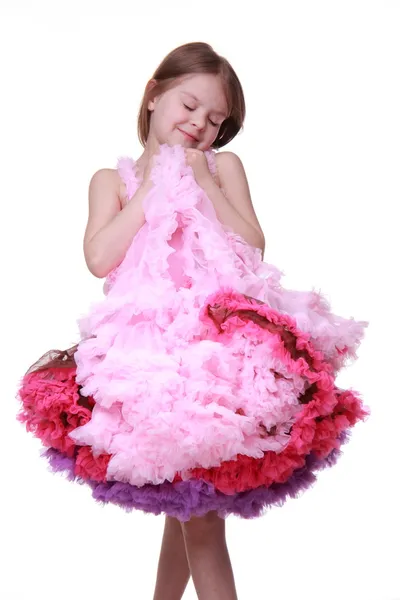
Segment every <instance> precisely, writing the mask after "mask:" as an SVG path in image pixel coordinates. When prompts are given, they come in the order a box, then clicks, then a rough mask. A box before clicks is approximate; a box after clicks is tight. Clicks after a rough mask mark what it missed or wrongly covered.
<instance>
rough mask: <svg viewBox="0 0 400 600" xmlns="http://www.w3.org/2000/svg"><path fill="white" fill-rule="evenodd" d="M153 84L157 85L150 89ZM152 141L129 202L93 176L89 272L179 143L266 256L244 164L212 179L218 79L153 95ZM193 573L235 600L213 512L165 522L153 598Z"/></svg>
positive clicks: (223, 598) (226, 218)
mask: <svg viewBox="0 0 400 600" xmlns="http://www.w3.org/2000/svg"><path fill="white" fill-rule="evenodd" d="M148 85H149V86H150V87H152V86H154V81H150V82H149V84H148ZM148 109H149V110H150V111H151V112H152V116H151V123H150V131H149V137H148V140H147V143H146V147H145V148H144V151H143V153H142V155H141V156H140V157H139V159H138V160H137V161H136V165H137V169H138V175H139V177H140V178H141V185H140V187H139V189H138V190H137V191H136V193H135V195H134V196H133V198H132V199H131V200H130V202H127V201H126V200H127V198H126V189H125V185H124V184H123V182H122V181H121V180H120V178H119V175H118V173H117V171H116V170H112V169H101V170H100V171H97V172H96V173H95V174H94V176H93V177H92V180H91V182H90V186H89V218H88V223H87V227H86V232H85V238H84V252H85V258H86V262H87V265H88V268H89V270H90V271H91V272H92V273H93V274H94V275H95V276H97V277H105V276H106V275H107V274H108V273H109V272H110V271H111V270H112V269H113V268H114V267H116V266H117V265H118V264H120V263H121V261H122V260H123V257H124V256H125V254H126V251H127V250H128V248H129V246H130V244H131V243H132V239H133V237H134V236H135V235H136V233H137V231H139V229H140V228H141V227H142V225H143V223H144V222H145V217H144V213H143V210H142V201H143V199H144V198H145V196H146V194H147V193H148V191H149V189H150V188H151V186H152V182H151V179H150V173H151V169H152V164H153V158H154V156H155V154H157V152H158V150H159V146H160V145H161V144H165V143H166V144H169V145H174V144H180V145H182V146H183V147H184V148H185V150H186V159H187V162H188V164H189V165H190V166H191V167H192V169H193V174H194V177H195V179H196V181H197V183H198V185H199V186H200V187H202V188H203V189H204V191H205V192H206V193H207V195H208V197H209V199H210V200H211V201H212V203H213V205H214V208H215V211H216V215H217V217H218V219H219V220H220V221H221V223H223V224H224V225H226V226H228V227H230V228H231V229H232V230H233V231H235V232H236V233H238V234H239V235H241V236H242V237H243V238H244V239H245V241H247V243H249V244H250V245H252V246H254V247H258V248H260V249H261V251H262V252H264V247H265V240H264V235H263V232H262V229H261V227H260V224H259V222H258V219H257V216H256V214H255V211H254V208H253V205H252V200H251V197H250V191H249V186H248V182H247V178H246V174H245V171H244V168H243V165H242V163H241V161H240V159H239V157H238V156H236V155H235V154H234V153H232V152H219V153H218V154H217V155H216V164H217V170H218V177H217V178H216V179H215V178H213V176H212V175H211V173H210V171H209V168H208V164H207V160H206V157H205V155H204V152H205V151H206V150H208V149H209V148H210V147H211V146H212V144H213V142H214V140H215V139H216V137H217V135H218V131H219V128H220V126H221V124H222V122H223V121H224V119H225V118H226V116H227V103H226V98H225V95H224V90H223V86H222V84H221V81H220V79H219V78H218V77H217V76H215V75H208V74H207V75H206V74H196V75H190V76H185V77H183V78H181V79H179V80H177V81H176V83H175V85H173V87H171V88H170V89H169V90H167V91H166V92H164V93H163V94H160V95H159V96H156V97H155V98H152V100H151V101H150V102H149V104H148ZM190 576H192V578H193V583H194V585H195V588H196V592H197V595H198V598H199V600H237V593H236V589H235V582H234V576H233V572H232V566H231V561H230V558H229V553H228V549H227V545H226V538H225V521H224V520H223V519H221V518H219V517H218V516H217V514H216V513H214V512H210V513H209V514H207V515H206V516H205V517H202V518H192V519H191V520H190V521H189V522H187V523H180V522H179V521H177V520H176V519H173V518H171V517H167V518H166V520H165V529H164V535H163V541H162V546H161V552H160V558H159V565H158V572H157V582H156V587H155V592H154V600H180V599H181V598H182V596H183V593H184V590H185V588H186V585H187V583H188V581H189V578H190Z"/></svg>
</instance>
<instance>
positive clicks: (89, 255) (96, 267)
mask: <svg viewBox="0 0 400 600" xmlns="http://www.w3.org/2000/svg"><path fill="white" fill-rule="evenodd" d="M84 255H85V261H86V265H87V268H88V269H89V271H90V272H91V274H92V275H94V276H95V277H97V278H98V279H103V278H104V277H106V276H107V275H108V273H109V271H110V269H109V268H108V265H107V264H106V261H105V260H104V256H103V255H102V253H100V252H98V251H97V250H96V249H95V248H94V247H92V246H89V245H88V246H86V247H85V249H84Z"/></svg>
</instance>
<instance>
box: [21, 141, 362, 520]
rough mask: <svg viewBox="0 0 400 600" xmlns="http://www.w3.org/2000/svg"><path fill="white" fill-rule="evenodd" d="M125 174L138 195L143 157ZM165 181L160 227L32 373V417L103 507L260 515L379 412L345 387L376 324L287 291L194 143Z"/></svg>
mask: <svg viewBox="0 0 400 600" xmlns="http://www.w3.org/2000/svg"><path fill="white" fill-rule="evenodd" d="M206 156H207V160H208V164H209V167H210V170H211V172H212V173H213V174H214V175H215V172H216V166H215V155H214V153H213V151H209V152H207V153H206ZM117 168H118V171H119V174H120V177H121V178H122V180H123V181H124V183H125V185H126V189H127V194H128V198H129V199H131V198H132V197H133V196H134V194H135V191H136V190H137V188H138V186H139V184H140V181H139V180H138V177H137V175H136V166H135V162H134V161H133V160H132V159H130V158H122V159H120V160H119V162H118V167H117ZM152 179H153V182H154V185H153V188H152V189H151V191H150V192H149V193H148V195H147V196H146V198H145V200H144V201H143V210H144V213H145V223H144V225H143V226H142V227H141V229H140V230H139V231H138V233H137V234H136V236H135V237H134V239H133V241H132V243H131V246H130V248H129V250H128V252H127V253H126V256H125V258H124V260H123V261H122V263H121V264H120V265H119V266H118V267H117V268H116V269H115V270H114V271H113V272H111V273H110V274H109V276H108V277H107V279H106V282H105V287H104V291H105V295H104V298H103V299H102V300H101V301H100V302H98V303H96V304H94V305H93V306H92V307H91V308H90V310H89V311H88V313H87V314H86V315H85V317H84V318H82V319H80V320H79V331H80V341H79V343H78V344H77V345H76V346H74V347H73V348H70V349H68V350H65V351H50V352H48V353H46V354H45V355H44V356H43V357H42V358H41V359H39V360H38V361H37V362H36V363H35V364H34V365H33V366H32V367H31V368H30V369H29V370H28V372H27V373H26V374H25V376H24V377H23V378H22V381H21V384H20V388H19V393H18V397H19V400H20V403H21V404H20V409H19V412H18V416H17V418H18V419H19V420H20V421H21V422H22V423H24V424H25V426H26V428H27V430H28V431H30V432H32V433H33V434H34V435H35V436H37V437H38V438H40V440H41V441H42V443H43V445H44V446H45V450H44V452H43V454H44V456H45V457H46V458H47V459H48V460H49V463H50V466H51V468H52V469H53V470H54V471H64V472H66V473H67V475H68V477H69V478H70V479H73V480H77V481H79V482H80V483H85V484H87V485H88V486H89V487H90V488H91V491H92V494H93V497H94V498H95V499H96V500H97V501H99V502H102V503H114V504H118V505H119V506H121V507H123V508H125V509H126V510H131V509H140V510H143V511H145V512H151V513H154V514H160V513H165V514H167V515H169V516H173V517H176V518H178V519H179V520H181V521H186V520H188V519H190V518H191V517H192V516H202V515H204V514H206V513H207V512H209V511H211V510H213V511H217V513H218V514H219V515H220V516H221V517H223V518H224V517H226V516H227V515H229V514H236V515H239V516H241V517H245V518H250V517H256V516H259V515H261V514H262V513H263V512H264V509H265V508H267V507H269V506H271V505H274V504H278V505H281V504H283V502H284V501H285V500H286V499H287V498H288V497H296V496H297V495H298V493H299V492H300V491H302V490H304V489H306V488H307V487H309V486H310V485H311V484H313V483H314V481H315V480H316V473H317V472H318V470H320V469H323V468H325V467H328V466H331V465H333V464H334V463H335V462H336V460H337V458H338V456H339V455H340V452H341V447H342V445H343V444H344V443H345V442H346V441H347V440H348V438H349V434H350V431H351V429H352V427H353V426H354V425H355V424H356V423H357V422H359V421H361V420H363V419H365V418H366V416H367V415H368V409H367V408H366V407H365V406H364V405H363V402H362V400H361V398H360V396H359V394H357V393H356V392H354V391H352V390H344V389H340V388H339V387H338V386H337V384H336V377H337V374H338V372H339V371H340V369H341V368H342V367H344V366H345V365H346V364H347V362H348V361H349V360H351V359H355V358H356V350H357V347H358V346H359V344H360V342H361V340H362V338H363V335H364V330H365V327H366V326H367V323H366V322H362V321H355V320H354V319H346V318H343V317H340V316H337V315H334V314H333V313H332V312H331V310H330V306H329V305H328V303H327V302H326V300H325V299H324V298H323V297H322V296H321V295H320V294H318V293H316V292H315V291H306V292H303V291H293V290H288V289H285V288H284V287H283V286H282V285H281V282H280V280H281V272H280V271H279V270H278V269H277V268H276V267H275V266H273V265H270V264H267V263H265V262H263V261H262V257H261V251H260V250H259V249H256V248H253V247H251V246H250V245H249V244H248V243H246V242H245V241H244V240H243V238H241V237H240V236H239V235H237V234H235V233H234V232H233V231H231V230H230V229H229V228H227V227H225V226H223V225H222V224H221V223H220V222H219V220H218V218H217V216H216V213H215V210H214V206H213V204H212V202H211V201H210V199H209V198H208V197H207V195H206V194H205V192H204V191H203V190H202V188H200V187H199V186H198V185H197V183H196V181H195V178H194V176H193V171H192V169H191V167H189V166H187V164H186V161H185V153H184V149H183V148H182V147H181V146H173V147H169V146H167V145H164V146H162V147H161V149H160V153H159V154H158V156H157V160H156V163H155V166H154V169H153V172H152Z"/></svg>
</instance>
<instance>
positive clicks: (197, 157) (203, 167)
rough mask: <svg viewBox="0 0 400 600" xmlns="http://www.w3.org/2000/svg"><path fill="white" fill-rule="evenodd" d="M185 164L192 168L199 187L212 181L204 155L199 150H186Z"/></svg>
mask: <svg viewBox="0 0 400 600" xmlns="http://www.w3.org/2000/svg"><path fill="white" fill-rule="evenodd" d="M185 152H186V162H187V164H188V165H189V166H190V167H192V169H193V174H194V177H195V179H196V181H197V183H198V184H199V186H200V187H203V186H204V185H206V184H207V183H209V182H210V181H212V175H211V172H210V169H209V168H208V162H207V158H206V155H205V154H204V152H202V151H201V150H197V149H195V148H186V150H185Z"/></svg>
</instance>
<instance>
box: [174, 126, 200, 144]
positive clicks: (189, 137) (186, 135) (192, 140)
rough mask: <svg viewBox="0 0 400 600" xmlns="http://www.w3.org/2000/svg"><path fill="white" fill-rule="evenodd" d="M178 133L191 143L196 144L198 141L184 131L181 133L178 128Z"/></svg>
mask: <svg viewBox="0 0 400 600" xmlns="http://www.w3.org/2000/svg"><path fill="white" fill-rule="evenodd" d="M178 131H180V132H181V133H183V135H184V136H185V138H186V139H188V140H190V141H191V142H196V143H197V142H198V141H199V140H198V139H197V138H196V137H194V136H193V135H190V133H187V132H186V131H183V130H182V129H179V127H178Z"/></svg>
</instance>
